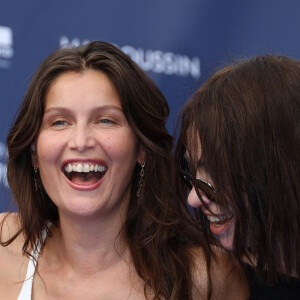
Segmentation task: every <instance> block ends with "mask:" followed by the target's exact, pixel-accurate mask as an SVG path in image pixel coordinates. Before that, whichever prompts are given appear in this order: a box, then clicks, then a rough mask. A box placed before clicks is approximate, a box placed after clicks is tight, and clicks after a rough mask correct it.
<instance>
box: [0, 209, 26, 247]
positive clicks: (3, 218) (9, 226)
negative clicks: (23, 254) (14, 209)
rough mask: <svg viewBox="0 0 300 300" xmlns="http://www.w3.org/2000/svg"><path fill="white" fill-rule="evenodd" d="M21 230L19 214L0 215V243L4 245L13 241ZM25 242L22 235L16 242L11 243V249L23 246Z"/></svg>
mask: <svg viewBox="0 0 300 300" xmlns="http://www.w3.org/2000/svg"><path fill="white" fill-rule="evenodd" d="M20 228H21V225H20V219H19V214H18V213H1V214H0V241H1V243H2V244H3V243H5V242H7V241H8V240H9V239H11V238H12V237H13V236H14V235H15V234H16V233H17V232H18V231H19V230H20ZM23 242H24V240H23V235H22V234H20V235H18V237H17V238H16V239H15V241H14V242H13V243H11V247H13V248H14V247H18V246H17V245H20V243H22V244H23ZM11 247H8V248H11ZM2 248H3V247H2ZM0 251H1V250H0Z"/></svg>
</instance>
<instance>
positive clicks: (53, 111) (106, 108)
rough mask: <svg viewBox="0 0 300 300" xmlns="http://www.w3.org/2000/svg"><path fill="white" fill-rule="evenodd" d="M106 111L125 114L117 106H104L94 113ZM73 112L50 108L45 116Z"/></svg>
mask: <svg viewBox="0 0 300 300" xmlns="http://www.w3.org/2000/svg"><path fill="white" fill-rule="evenodd" d="M106 111H118V112H121V113H122V114H123V110H122V108H120V107H118V106H116V105H104V106H98V107H96V108H94V109H93V110H92V112H93V113H96V114H97V113H100V112H106ZM71 112H72V110H71V109H69V108H66V107H59V106H57V107H50V108H47V109H45V111H44V115H46V114H51V113H65V114H67V113H71Z"/></svg>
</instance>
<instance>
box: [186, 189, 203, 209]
mask: <svg viewBox="0 0 300 300" xmlns="http://www.w3.org/2000/svg"><path fill="white" fill-rule="evenodd" d="M187 200H188V203H189V205H190V206H192V207H195V208H196V207H199V206H201V205H202V202H201V200H200V199H199V197H198V195H197V193H196V190H195V188H194V187H193V188H192V189H191V190H190V193H189V195H188V199H187Z"/></svg>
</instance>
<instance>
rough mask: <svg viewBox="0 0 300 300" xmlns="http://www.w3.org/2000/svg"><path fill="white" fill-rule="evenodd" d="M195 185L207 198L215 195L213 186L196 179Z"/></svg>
mask: <svg viewBox="0 0 300 300" xmlns="http://www.w3.org/2000/svg"><path fill="white" fill-rule="evenodd" d="M196 181H197V187H198V188H199V189H200V190H201V191H202V192H203V193H204V194H205V195H206V196H207V198H208V199H210V200H212V199H213V198H214V195H215V190H214V188H213V187H212V186H211V185H209V184H208V183H207V182H205V181H202V180H199V179H197V180H196Z"/></svg>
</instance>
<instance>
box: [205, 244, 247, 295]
mask: <svg viewBox="0 0 300 300" xmlns="http://www.w3.org/2000/svg"><path fill="white" fill-rule="evenodd" d="M213 250H214V253H215V256H216V258H215V259H214V260H212V263H211V268H210V272H211V278H212V299H232V300H235V299H236V300H243V299H248V298H249V285H248V281H247V278H246V275H245V273H244V271H243V269H242V268H241V266H240V265H239V264H238V263H237V262H236V261H235V260H233V259H232V257H231V256H230V255H229V253H228V252H227V251H225V250H223V249H221V248H219V247H214V248H213Z"/></svg>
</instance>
